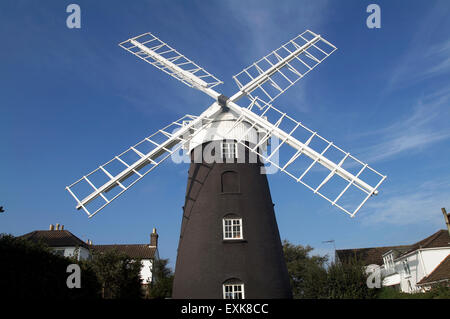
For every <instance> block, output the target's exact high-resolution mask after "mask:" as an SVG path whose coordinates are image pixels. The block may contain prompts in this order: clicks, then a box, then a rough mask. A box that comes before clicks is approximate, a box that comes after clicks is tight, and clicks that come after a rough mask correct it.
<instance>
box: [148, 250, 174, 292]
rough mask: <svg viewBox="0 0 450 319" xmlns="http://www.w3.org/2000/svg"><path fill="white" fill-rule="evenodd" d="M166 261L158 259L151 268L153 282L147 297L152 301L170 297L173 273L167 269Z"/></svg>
mask: <svg viewBox="0 0 450 319" xmlns="http://www.w3.org/2000/svg"><path fill="white" fill-rule="evenodd" d="M168 262H169V260H168V259H158V260H156V261H155V264H154V268H153V279H154V280H153V282H152V283H151V284H150V285H149V287H148V289H149V291H148V295H149V298H152V299H164V298H170V297H171V296H172V284H173V273H172V270H171V269H170V268H168V267H167V264H168Z"/></svg>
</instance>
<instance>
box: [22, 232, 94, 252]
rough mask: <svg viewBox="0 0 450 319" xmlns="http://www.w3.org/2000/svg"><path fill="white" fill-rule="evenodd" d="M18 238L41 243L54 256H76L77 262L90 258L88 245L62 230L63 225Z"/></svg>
mask: <svg viewBox="0 0 450 319" xmlns="http://www.w3.org/2000/svg"><path fill="white" fill-rule="evenodd" d="M20 238H23V239H27V240H31V241H34V242H42V243H44V244H46V245H47V246H49V247H50V248H51V249H52V250H53V252H54V253H55V254H57V255H60V256H64V257H73V256H76V257H77V259H78V260H80V259H88V258H90V256H91V254H90V251H89V245H88V244H87V243H85V242H84V241H82V240H81V239H79V238H78V237H77V236H75V235H74V234H72V233H71V232H70V231H68V230H64V225H61V226H60V225H59V224H56V226H54V225H50V228H49V230H35V231H32V232H31V233H28V234H25V235H22V236H20Z"/></svg>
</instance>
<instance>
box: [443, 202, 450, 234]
mask: <svg viewBox="0 0 450 319" xmlns="http://www.w3.org/2000/svg"><path fill="white" fill-rule="evenodd" d="M441 210H442V214H444V219H445V223H446V224H447V230H448V234H449V235H450V221H449V219H450V214H447V211H446V210H445V207H442V208H441Z"/></svg>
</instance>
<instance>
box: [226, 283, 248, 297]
mask: <svg viewBox="0 0 450 319" xmlns="http://www.w3.org/2000/svg"><path fill="white" fill-rule="evenodd" d="M238 287H239V288H240V291H239V289H238ZM222 288H223V299H245V290H244V284H243V283H232V284H223V286H222ZM227 288H231V291H229V292H227V291H226V290H227ZM239 293H240V294H241V295H242V297H241V298H237V294H239ZM228 294H231V298H227V297H228Z"/></svg>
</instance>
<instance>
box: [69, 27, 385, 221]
mask: <svg viewBox="0 0 450 319" xmlns="http://www.w3.org/2000/svg"><path fill="white" fill-rule="evenodd" d="M119 45H120V46H121V47H122V48H124V49H125V50H127V51H129V52H131V53H132V54H133V55H135V56H137V57H139V58H140V59H142V60H144V61H145V62H147V63H149V64H151V65H153V66H155V67H157V68H158V69H160V70H162V71H164V72H165V73H167V74H169V75H170V76H172V77H174V78H176V79H177V80H179V81H181V82H182V83H184V84H186V85H188V86H189V87H193V88H196V89H198V90H200V91H202V92H204V93H206V94H207V95H209V96H211V97H212V98H213V99H214V100H215V102H214V103H213V104H212V105H211V106H210V107H209V108H207V109H206V110H205V111H204V112H203V113H202V114H201V115H200V116H199V117H197V118H195V117H193V116H186V117H184V118H182V119H180V120H178V121H176V122H173V123H172V124H171V125H169V126H168V127H166V128H164V129H162V130H159V131H158V132H157V133H155V134H162V135H163V138H162V140H161V141H154V140H153V138H154V136H155V135H152V136H150V137H148V138H146V139H144V140H143V141H142V142H140V143H138V144H136V145H135V146H133V147H130V148H129V149H128V150H127V151H125V152H123V153H122V154H120V155H118V156H116V157H114V158H113V159H112V160H111V161H109V162H107V163H105V164H104V165H101V166H100V167H99V168H98V169H96V170H94V171H93V172H91V173H89V174H88V175H86V176H83V177H82V178H81V179H80V180H78V181H77V182H75V183H73V184H72V185H70V186H68V187H67V190H68V191H69V192H70V194H71V195H72V196H73V197H74V198H75V200H76V201H77V208H78V209H83V210H84V211H85V212H86V213H87V214H88V215H89V217H92V216H93V215H95V214H96V213H97V212H98V211H100V210H101V209H102V208H104V207H105V206H106V205H108V204H109V203H110V202H111V201H112V200H114V199H115V198H117V197H118V196H120V195H121V194H122V193H123V192H124V191H126V190H127V189H129V188H130V187H131V186H132V185H134V184H135V183H136V182H137V181H138V180H140V179H141V178H142V177H143V176H145V175H146V174H147V173H149V172H150V171H152V170H153V169H154V168H155V167H157V166H158V165H159V164H160V163H161V162H162V161H164V160H165V159H167V158H168V157H169V156H170V154H172V153H173V152H174V151H176V150H178V149H179V148H180V147H181V146H182V145H186V144H187V143H188V142H189V141H190V140H191V139H192V138H193V137H194V136H195V135H197V134H198V133H199V132H201V131H202V130H204V129H206V128H207V127H208V125H209V124H210V123H211V122H212V121H214V119H215V117H216V116H217V115H218V114H219V113H220V111H221V110H223V109H224V108H225V109H226V108H227V107H228V108H229V110H231V112H233V113H234V114H235V115H236V116H237V120H236V123H235V125H239V123H241V122H246V123H247V124H250V126H249V130H252V129H255V128H256V130H257V131H258V132H259V133H260V134H261V136H260V139H259V142H258V143H257V144H256V145H249V144H248V143H245V142H244V141H245V138H244V137H245V135H246V134H247V133H248V132H245V133H244V134H243V136H242V137H240V138H238V142H240V143H241V144H243V145H244V146H245V147H247V148H249V149H250V150H251V151H253V152H255V153H257V154H258V155H259V156H261V158H263V159H264V160H265V161H266V162H268V163H271V164H272V165H274V166H275V167H277V168H279V169H280V170H281V171H282V172H284V173H286V174H287V175H288V176H290V177H291V178H293V179H294V180H295V181H296V182H298V183H301V184H303V185H305V186H306V187H307V188H308V189H310V190H312V191H313V192H314V193H315V194H317V195H319V196H321V197H323V198H325V199H326V200H327V201H329V202H330V203H331V204H332V205H333V206H336V207H338V208H340V209H341V210H343V211H344V212H346V213H347V214H349V215H350V216H352V217H353V216H355V214H356V213H357V212H358V211H359V210H360V209H361V207H362V206H363V205H364V203H365V202H366V201H367V200H368V199H369V198H370V197H371V196H372V195H376V194H377V193H378V188H379V186H380V185H381V183H382V182H383V181H384V180H385V179H386V176H384V175H382V174H380V173H379V172H377V171H375V170H374V169H373V168H371V167H369V166H368V165H367V164H366V163H364V162H362V161H360V160H358V159H357V158H356V157H354V156H352V155H350V154H349V153H347V152H345V151H343V150H342V149H341V148H339V147H337V146H336V145H334V143H332V142H330V141H328V140H326V139H325V138H323V137H321V136H320V135H319V134H317V132H314V131H312V130H310V129H309V128H307V127H306V126H304V125H303V124H302V123H300V122H298V121H296V120H294V119H293V118H292V117H290V116H288V115H287V114H286V113H283V112H281V111H279V110H278V109H276V108H275V107H274V106H273V105H272V104H271V103H272V102H273V100H274V99H276V98H277V97H278V96H280V95H281V94H283V93H284V92H285V91H286V90H287V89H288V88H289V87H291V86H292V85H294V84H295V83H296V82H297V81H298V80H300V79H301V78H303V77H304V76H305V75H306V74H307V73H309V72H310V71H311V70H312V69H314V68H315V67H316V66H317V65H319V64H320V63H321V62H323V61H324V60H325V59H326V58H327V57H329V56H330V55H331V54H332V53H333V52H334V51H335V50H336V47H335V46H334V45H333V44H331V43H330V42H328V41H326V40H325V39H324V38H322V37H321V36H320V35H317V34H316V33H314V32H312V31H309V30H306V31H305V32H303V33H301V34H300V35H298V36H297V37H295V38H294V39H292V40H290V41H289V42H287V43H286V44H284V45H282V46H281V47H280V48H278V49H277V50H275V51H272V52H271V53H270V54H268V55H266V56H264V57H263V58H262V59H260V60H258V61H257V62H255V63H253V64H252V65H251V66H249V67H247V68H245V69H244V70H243V71H242V72H240V73H238V74H237V75H235V76H234V77H233V78H234V80H235V81H236V83H237V85H238V87H239V89H240V90H239V91H238V92H237V93H236V94H234V95H233V96H232V97H231V98H229V99H228V98H227V97H225V96H224V95H222V94H220V93H218V92H216V91H215V90H214V89H213V88H214V87H215V86H217V85H218V84H221V83H222V82H221V81H220V80H218V79H217V78H216V77H215V76H213V75H212V74H210V73H209V72H207V71H206V70H205V69H203V68H201V67H199V66H198V65H197V64H195V63H194V62H193V61H191V60H189V59H188V58H186V57H185V56H184V55H182V54H180V53H179V52H178V51H176V50H175V49H173V48H172V47H170V46H169V45H167V44H166V43H165V42H163V41H161V40H160V39H159V38H157V37H156V36H154V35H153V34H151V33H144V34H142V35H139V36H137V37H134V38H130V39H128V40H126V41H124V42H122V43H120V44H119ZM243 96H247V97H249V98H250V100H251V103H250V105H249V106H248V107H245V108H243V107H241V106H239V105H238V104H236V102H237V101H238V100H239V99H240V98H242V97H243ZM255 105H256V106H258V109H255V108H254V106H255ZM186 121H187V122H188V124H186ZM171 126H174V127H180V129H179V130H178V131H177V132H176V133H174V134H173V133H171V132H170V127H171ZM247 126H248V125H247ZM273 138H276V139H274V140H278V141H279V144H278V145H275V144H273V145H272V146H271V148H270V150H268V151H267V153H266V152H264V151H263V150H262V148H261V147H260V146H262V145H264V144H266V143H267V142H268V141H270V140H272V139H273ZM224 139H227V136H224ZM143 145H146V146H151V147H150V149H147V150H146V151H141V150H140V149H139V147H142V146H143ZM129 154H132V155H134V157H135V158H134V160H131V161H126V160H125V157H127V156H128V155H129ZM113 163H116V164H118V165H119V168H118V169H116V171H115V172H114V173H111V172H110V171H109V170H108V169H107V168H108V166H112V164H113ZM120 165H122V166H120ZM144 168H145V169H144ZM96 174H100V175H101V178H97V177H96V176H95V175H96ZM97 179H98V180H97ZM99 181H100V182H99ZM80 184H85V186H86V185H87V189H88V191H87V192H85V193H84V194H83V192H81V195H80V193H79V192H77V191H76V188H77V187H79V186H80ZM330 185H332V186H330ZM117 189H119V190H118V191H117ZM114 191H116V192H117V193H114V194H112V195H110V194H109V193H113V192H114ZM355 191H356V192H359V193H358V194H356V193H355ZM347 195H349V196H347ZM108 196H109V197H108ZM95 201H100V203H99V204H98V205H97V207H96V208H94V210H93V212H92V213H91V212H90V211H89V210H88V209H87V205H90V204H92V203H93V202H95ZM355 203H356V204H355ZM349 204H352V205H349ZM350 206H352V207H350Z"/></svg>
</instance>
